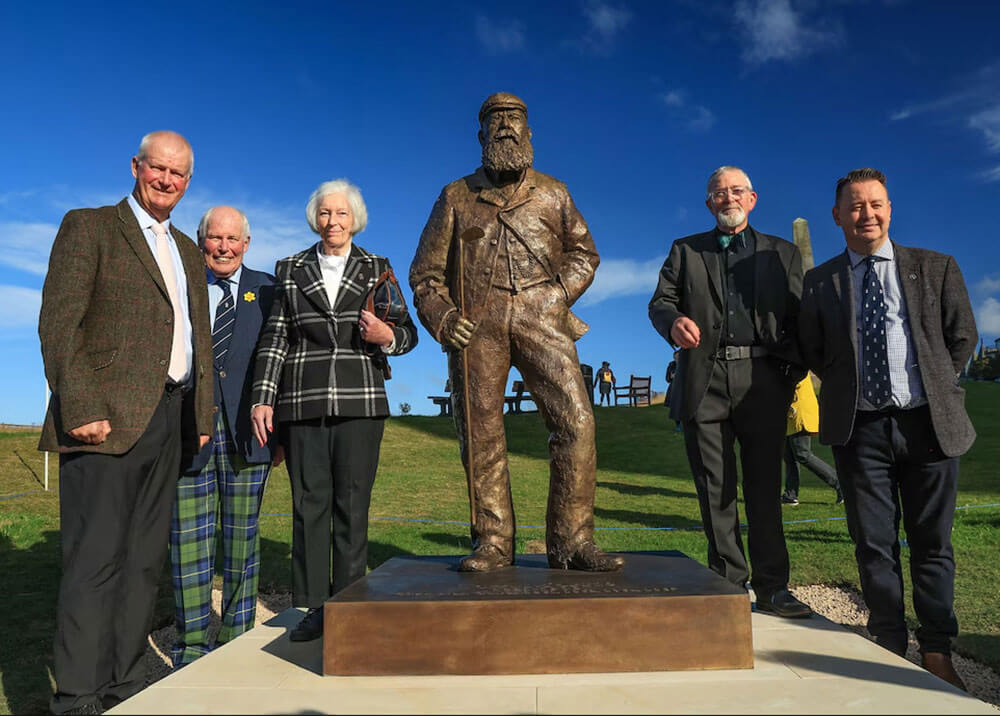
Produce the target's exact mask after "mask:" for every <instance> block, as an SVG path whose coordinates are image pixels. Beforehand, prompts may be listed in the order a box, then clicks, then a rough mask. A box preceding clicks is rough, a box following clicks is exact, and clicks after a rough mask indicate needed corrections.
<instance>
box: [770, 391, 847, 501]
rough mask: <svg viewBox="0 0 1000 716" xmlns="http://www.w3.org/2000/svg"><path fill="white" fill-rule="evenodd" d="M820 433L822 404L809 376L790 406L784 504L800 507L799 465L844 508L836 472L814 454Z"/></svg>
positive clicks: (786, 441) (786, 445)
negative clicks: (815, 438)
mask: <svg viewBox="0 0 1000 716" xmlns="http://www.w3.org/2000/svg"><path fill="white" fill-rule="evenodd" d="M818 432H819V404H818V403H817V402H816V391H815V390H814V389H813V384H812V379H811V378H810V376H809V375H807V376H806V377H805V378H803V379H802V380H801V381H800V382H799V384H798V385H796V386H795V397H794V398H792V404H791V405H789V406H788V426H787V430H786V437H785V491H784V493H782V495H781V502H782V503H783V504H786V505H797V504H799V465H802V466H803V467H806V468H808V469H809V471H810V472H812V473H813V474H814V475H816V477H818V478H819V479H820V480H822V481H823V482H825V483H826V484H827V485H829V486H830V487H832V488H833V489H834V490H836V491H837V504H838V505H840V504H843V502H844V495H843V493H842V492H841V491H840V481H839V480H838V479H837V471H836V470H834V469H833V468H832V467H830V465H828V464H827V463H826V462H824V461H823V460H822V459H820V458H818V457H816V456H815V455H814V454H813V452H812V445H811V443H812V439H811V438H810V436H811V435H815V434H816V433H818Z"/></svg>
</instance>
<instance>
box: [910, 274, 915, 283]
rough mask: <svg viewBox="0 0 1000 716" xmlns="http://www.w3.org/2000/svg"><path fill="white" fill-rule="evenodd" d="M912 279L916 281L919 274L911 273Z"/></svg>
mask: <svg viewBox="0 0 1000 716" xmlns="http://www.w3.org/2000/svg"><path fill="white" fill-rule="evenodd" d="M910 280H911V281H916V280H917V274H915V273H911V274H910Z"/></svg>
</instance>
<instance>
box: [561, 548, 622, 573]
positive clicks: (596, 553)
mask: <svg viewBox="0 0 1000 716" xmlns="http://www.w3.org/2000/svg"><path fill="white" fill-rule="evenodd" d="M549 566H550V567H552V569H579V570H582V571H584V572H617V571H618V570H619V569H621V568H622V567H624V566H625V558H624V557H622V556H620V555H617V554H608V553H607V552H605V551H604V550H602V549H601V548H600V547H598V546H597V545H596V544H594V543H593V541H590V540H587V541H585V542H581V543H579V544H578V545H576V546H575V547H574V548H573V549H571V550H570V551H569V552H568V553H563V552H561V551H559V550H550V551H549Z"/></svg>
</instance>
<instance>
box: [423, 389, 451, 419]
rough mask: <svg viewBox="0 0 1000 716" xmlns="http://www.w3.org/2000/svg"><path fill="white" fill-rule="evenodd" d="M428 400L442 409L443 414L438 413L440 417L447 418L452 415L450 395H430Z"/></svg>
mask: <svg viewBox="0 0 1000 716" xmlns="http://www.w3.org/2000/svg"><path fill="white" fill-rule="evenodd" d="M427 399H428V400H430V401H431V402H432V403H434V405H436V406H438V407H439V408H441V412H440V413H438V417H441V418H445V417H449V416H450V415H451V396H450V395H428V396H427Z"/></svg>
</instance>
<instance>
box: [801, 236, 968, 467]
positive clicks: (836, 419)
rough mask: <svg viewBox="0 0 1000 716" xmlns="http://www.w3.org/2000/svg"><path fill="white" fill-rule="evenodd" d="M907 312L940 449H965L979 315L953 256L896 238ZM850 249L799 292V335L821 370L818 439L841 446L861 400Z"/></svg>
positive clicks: (951, 452)
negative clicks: (965, 383) (968, 380)
mask: <svg viewBox="0 0 1000 716" xmlns="http://www.w3.org/2000/svg"><path fill="white" fill-rule="evenodd" d="M892 248H893V252H894V253H895V257H896V266H897V269H898V271H899V283H900V286H902V289H903V298H904V299H905V300H906V310H907V312H908V313H909V322H910V333H911V335H912V337H913V346H914V349H915V350H916V351H917V364H918V366H919V368H920V379H921V381H922V382H923V384H924V392H925V393H926V394H927V401H928V403H929V404H930V413H931V422H932V423H933V426H934V433H935V435H936V436H937V439H938V443H939V444H940V445H941V450H942V452H944V454H945V455H947V456H949V457H955V456H957V455H961V454H962V453H964V452H965V451H966V450H968V449H969V448H970V447H971V446H972V443H973V441H974V440H975V438H976V431H975V430H974V429H973V427H972V422H971V421H970V420H969V416H968V413H966V411H965V390H964V389H963V388H962V387H961V386H959V384H958V375H959V373H961V372H962V368H963V367H964V366H965V363H966V361H968V360H969V356H971V355H972V353H973V351H974V350H975V348H976V341H977V340H978V334H977V332H976V321H975V318H974V316H973V313H972V306H971V304H970V303H969V294H968V292H967V291H966V289H965V282H964V281H963V280H962V273H961V271H959V269H958V264H956V263H955V259H953V258H952V257H951V256H946V255H945V254H939V253H937V252H936V251H928V250H926V249H913V248H907V247H905V246H900V245H899V244H897V243H896V242H895V241H893V242H892ZM850 268H851V264H850V259H849V258H848V254H847V251H844V253H842V254H840V255H839V256H836V257H834V258H832V259H830V260H829V261H827V262H826V263H824V264H822V265H820V266H817V267H816V268H814V269H812V270H811V271H809V273H807V274H806V277H805V286H804V288H803V293H802V311H801V313H800V315H799V341H800V344H801V350H802V356H803V358H804V360H805V362H806V365H807V366H808V367H809V368H810V369H811V370H812V371H813V372H814V373H815V374H816V375H818V376H819V377H820V379H821V380H822V381H823V386H822V388H821V390H820V395H819V439H820V442H822V443H823V444H824V445H844V444H846V443H847V441H848V440H850V438H851V433H852V432H853V430H854V415H855V412H856V410H857V405H858V345H857V330H856V320H855V308H854V291H853V289H852V286H851V277H850V274H849V272H850Z"/></svg>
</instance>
